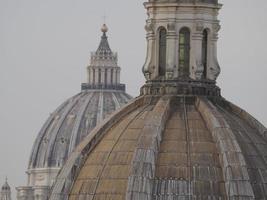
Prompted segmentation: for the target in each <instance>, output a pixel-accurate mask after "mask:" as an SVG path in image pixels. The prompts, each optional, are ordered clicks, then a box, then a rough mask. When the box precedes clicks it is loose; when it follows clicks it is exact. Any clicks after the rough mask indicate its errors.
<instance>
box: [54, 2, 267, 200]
mask: <svg viewBox="0 0 267 200" xmlns="http://www.w3.org/2000/svg"><path fill="white" fill-rule="evenodd" d="M149 2H184V3H186V2H189V3H191V2H206V3H213V2H216V1H211V0H210V1H190V0H189V1H188V0H187V1H174V0H173V1H171V0H170V1H167V0H166V1H164V0H162V1H160V0H159V1H156V0H155V1H152V0H151V1H149ZM168 6H169V7H173V8H172V9H170V8H169V7H168V8H166V6H161V5H159V4H153V3H149V5H148V6H147V4H146V3H145V7H146V9H147V10H148V12H147V14H148V20H147V21H146V27H145V29H146V31H147V56H146V60H145V64H144V66H143V73H144V75H145V78H146V83H145V84H144V86H143V87H142V88H141V94H140V96H139V97H137V98H136V99H134V100H133V101H132V102H131V103H129V104H127V105H126V106H125V107H123V108H121V109H119V110H118V111H116V112H115V113H113V114H112V115H111V116H109V117H108V118H107V119H106V120H105V121H104V122H102V124H101V125H99V126H97V127H96V128H95V129H93V130H92V132H91V134H90V135H88V136H87V137H85V138H84V139H83V140H82V141H81V143H80V144H79V145H78V146H77V148H76V149H75V150H74V151H73V153H72V154H71V155H70V157H69V159H68V160H67V162H66V163H65V165H64V166H63V168H62V170H61V172H60V173H59V175H58V176H57V178H56V181H55V184H54V185H53V189H52V192H51V196H50V200H58V199H60V200H67V199H68V200H89V199H90V200H151V199H153V200H167V199H168V200H182V199H183V200H191V199H194V200H226V199H229V200H237V199H239V200H241V199H242V200H252V199H255V200H261V199H266V198H267V187H266V186H267V185H266V180H267V159H266V158H267V139H266V135H267V129H266V128H265V127H264V126H263V125H262V124H261V123H260V122H258V121H257V120H256V119H255V118H253V117H252V116H251V115H250V114H249V113H247V112H246V111H244V110H242V109H241V108H239V107H238V106H236V105H234V104H232V103H231V102H229V101H227V100H226V99H225V98H223V97H222V96H221V90H220V88H219V87H218V86H217V85H216V79H217V77H218V75H219V74H220V66H219V63H218V60H217V39H218V31H219V30H220V25H219V20H218V19H217V15H218V11H219V9H220V7H221V6H217V5H216V6H206V7H204V6H199V7H196V8H194V9H188V7H187V6H184V7H181V8H179V10H178V9H176V7H177V5H176V4H170V5H168ZM207 30H209V31H207ZM174 52H178V53H174Z"/></svg>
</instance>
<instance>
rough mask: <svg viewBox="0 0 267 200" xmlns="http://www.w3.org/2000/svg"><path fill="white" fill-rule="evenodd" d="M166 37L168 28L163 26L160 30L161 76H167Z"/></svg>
mask: <svg viewBox="0 0 267 200" xmlns="http://www.w3.org/2000/svg"><path fill="white" fill-rule="evenodd" d="M166 37H167V31H166V29H165V28H161V29H160V31H159V76H165V71H166V46H167V45H166V43H167V42H166Z"/></svg>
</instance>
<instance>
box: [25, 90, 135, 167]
mask: <svg viewBox="0 0 267 200" xmlns="http://www.w3.org/2000/svg"><path fill="white" fill-rule="evenodd" d="M130 99H131V97H130V96H129V95H128V94H126V93H125V92H123V91H115V90H114V91H112V90H111V91H84V92H81V93H79V94H78V95H75V96H74V97H72V98H70V99H68V100H67V101H66V102H64V103H63V104H62V105H61V106H60V107H58V108H57V109H56V110H55V111H54V112H53V113H52V114H51V115H50V117H49V118H48V120H47V121H46V123H45V124H44V126H43V128H42V129H41V131H40V133H39V135H38V137H37V139H36V141H35V144H34V147H33V150H32V155H31V158H30V163H29V169H34V168H47V167H61V166H62V165H63V164H64V161H65V160H66V159H67V158H68V156H69V154H70V153H71V152H72V151H73V149H74V148H75V147H76V145H77V144H79V142H80V141H81V140H82V139H83V138H84V137H85V136H87V135H88V134H89V133H90V131H91V130H92V129H93V128H94V127H95V126H96V125H97V123H99V122H101V121H102V120H103V119H105V118H106V117H107V116H109V115H110V114H111V113H112V112H113V111H114V110H116V109H118V108H120V107H121V106H122V105H124V104H126V103H127V102H128V101H129V100H130Z"/></svg>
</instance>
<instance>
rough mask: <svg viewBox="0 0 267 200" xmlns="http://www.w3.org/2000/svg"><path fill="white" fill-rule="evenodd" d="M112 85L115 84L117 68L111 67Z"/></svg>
mask: <svg viewBox="0 0 267 200" xmlns="http://www.w3.org/2000/svg"><path fill="white" fill-rule="evenodd" d="M112 76H113V85H117V69H116V68H113V74H112Z"/></svg>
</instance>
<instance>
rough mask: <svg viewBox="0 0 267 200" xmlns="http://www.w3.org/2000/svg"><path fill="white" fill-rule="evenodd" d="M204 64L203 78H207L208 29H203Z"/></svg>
mask: <svg viewBox="0 0 267 200" xmlns="http://www.w3.org/2000/svg"><path fill="white" fill-rule="evenodd" d="M202 64H203V66H204V71H203V78H205V79H206V78H207V68H208V30H207V29H205V30H204V31H203V39H202Z"/></svg>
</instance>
